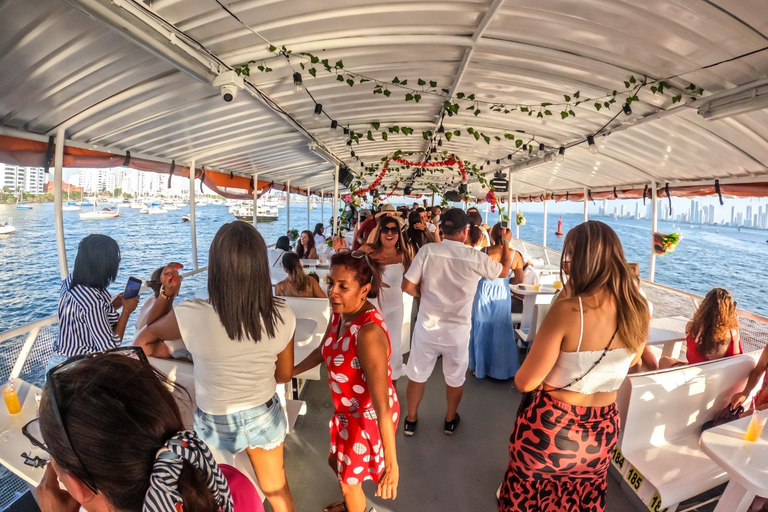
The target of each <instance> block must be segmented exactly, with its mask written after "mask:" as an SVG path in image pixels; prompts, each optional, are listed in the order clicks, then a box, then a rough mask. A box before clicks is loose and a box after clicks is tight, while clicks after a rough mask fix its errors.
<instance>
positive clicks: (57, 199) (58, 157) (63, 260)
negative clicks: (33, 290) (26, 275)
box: [53, 128, 69, 279]
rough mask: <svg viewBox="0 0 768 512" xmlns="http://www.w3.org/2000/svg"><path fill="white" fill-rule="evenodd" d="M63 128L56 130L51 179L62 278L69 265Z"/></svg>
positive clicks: (66, 272)
mask: <svg viewBox="0 0 768 512" xmlns="http://www.w3.org/2000/svg"><path fill="white" fill-rule="evenodd" d="M64 132H65V130H64V128H59V129H58V130H57V131H56V151H55V152H54V159H53V162H54V169H55V170H54V172H55V173H56V175H55V176H54V180H53V210H54V221H55V225H56V250H57V251H58V253H59V274H60V275H61V278H62V279H66V278H67V276H69V267H68V266H67V245H66V243H65V241H64V210H62V204H61V201H62V199H64V194H63V193H62V181H63V177H64V176H63V170H64V138H65V133H64Z"/></svg>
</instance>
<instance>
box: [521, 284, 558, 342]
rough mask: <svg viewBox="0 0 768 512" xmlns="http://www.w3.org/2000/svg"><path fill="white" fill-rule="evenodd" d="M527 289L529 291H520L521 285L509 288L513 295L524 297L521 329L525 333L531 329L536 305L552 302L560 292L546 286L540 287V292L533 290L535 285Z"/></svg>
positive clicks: (527, 286)
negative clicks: (540, 302) (541, 302)
mask: <svg viewBox="0 0 768 512" xmlns="http://www.w3.org/2000/svg"><path fill="white" fill-rule="evenodd" d="M526 288H527V289H525V290H522V289H520V285H517V284H512V285H510V286H509V289H510V290H512V293H514V294H515V295H520V296H522V297H523V320H522V321H521V322H520V329H521V330H523V331H525V332H527V329H530V328H531V322H532V321H533V310H534V309H535V307H536V304H537V303H538V302H539V301H543V302H549V301H551V300H552V297H553V296H554V295H555V293H557V291H558V290H555V289H554V288H552V287H549V286H544V285H542V286H540V287H539V290H538V291H536V290H534V289H533V285H526ZM539 297H541V298H539Z"/></svg>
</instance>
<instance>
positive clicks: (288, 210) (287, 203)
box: [285, 180, 291, 231]
mask: <svg viewBox="0 0 768 512" xmlns="http://www.w3.org/2000/svg"><path fill="white" fill-rule="evenodd" d="M285 188H287V189H288V195H287V196H286V197H285V212H286V219H287V220H288V231H290V230H291V180H288V181H287V182H286V184H285Z"/></svg>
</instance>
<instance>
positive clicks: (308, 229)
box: [307, 187, 312, 231]
mask: <svg viewBox="0 0 768 512" xmlns="http://www.w3.org/2000/svg"><path fill="white" fill-rule="evenodd" d="M307 231H312V229H311V228H310V227H309V187H307Z"/></svg>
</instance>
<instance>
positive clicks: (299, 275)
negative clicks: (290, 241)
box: [282, 252, 312, 292]
mask: <svg viewBox="0 0 768 512" xmlns="http://www.w3.org/2000/svg"><path fill="white" fill-rule="evenodd" d="M282 263H283V268H284V269H285V270H286V272H288V275H289V276H291V278H292V279H293V284H294V286H295V287H296V290H297V291H299V292H304V291H306V290H307V288H309V287H310V286H312V283H310V282H309V280H308V279H307V274H305V273H304V268H303V267H302V266H301V259H299V255H298V254H296V253H294V252H287V253H285V254H283V261H282Z"/></svg>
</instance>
